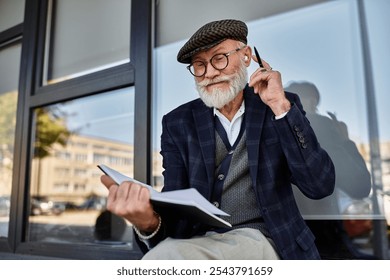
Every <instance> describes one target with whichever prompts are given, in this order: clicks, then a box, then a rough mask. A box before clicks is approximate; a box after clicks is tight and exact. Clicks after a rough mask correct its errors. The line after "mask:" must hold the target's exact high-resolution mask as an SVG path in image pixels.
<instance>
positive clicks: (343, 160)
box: [153, 0, 390, 258]
mask: <svg viewBox="0 0 390 280" xmlns="http://www.w3.org/2000/svg"><path fill="white" fill-rule="evenodd" d="M221 2H222V1H221ZM363 2H364V4H365V8H366V12H367V14H368V28H369V39H370V42H369V45H370V47H371V53H370V54H371V55H372V63H373V71H374V72H375V73H374V79H375V81H374V82H375V87H376V89H377V91H376V92H375V94H376V96H377V98H378V97H379V98H378V99H377V103H378V109H379V110H378V122H379V125H380V126H379V128H380V135H381V138H380V151H381V155H380V156H381V160H382V166H381V167H379V169H378V166H372V159H371V157H370V150H371V147H372V146H371V145H370V143H371V140H372V139H370V134H369V131H370V126H376V125H377V124H374V123H369V122H368V118H367V114H368V112H367V96H368V98H369V96H370V95H371V93H367V92H366V91H365V76H364V71H363V69H364V68H365V65H364V60H363V51H362V44H361V29H360V28H361V22H360V18H359V13H358V6H357V2H356V1H326V2H325V3H320V4H313V5H309V6H306V7H301V8H299V7H297V8H296V9H292V10H289V11H287V12H286V11H281V12H280V13H275V14H273V15H271V14H270V15H268V16H267V17H260V16H259V17H257V19H256V18H254V17H253V14H251V15H249V14H248V15H241V17H242V18H247V20H245V21H246V23H247V24H248V28H249V36H248V45H250V46H251V47H253V46H256V47H257V49H258V50H259V52H260V55H261V57H262V58H263V59H265V60H266V61H267V62H269V63H270V65H271V66H272V67H273V68H274V69H276V70H278V71H280V72H281V74H282V77H283V83H284V85H285V88H286V90H289V91H292V92H296V93H298V94H299V95H300V97H301V101H302V103H303V106H304V108H305V110H306V112H307V116H308V118H309V120H310V121H311V124H312V126H313V128H314V130H315V131H316V133H317V136H318V139H319V142H320V143H321V145H322V146H323V147H324V148H325V149H326V150H327V151H328V153H329V154H330V156H331V157H332V159H333V161H334V162H335V166H336V177H337V182H336V191H335V193H334V195H332V196H331V197H329V198H327V199H324V200H320V201H310V200H308V199H306V198H305V197H303V195H301V194H300V193H299V192H297V194H296V196H297V201H298V204H299V208H300V210H301V212H302V214H303V216H304V218H305V219H306V220H307V221H308V223H309V221H314V222H316V221H319V220H320V221H321V222H320V223H321V225H324V224H326V223H328V224H329V225H330V224H336V223H337V227H338V230H340V229H342V230H343V232H345V233H346V234H347V235H346V236H344V235H343V236H342V235H341V234H339V235H338V236H337V237H336V238H337V240H336V239H333V240H332V244H335V242H342V241H341V240H342V239H344V240H348V242H350V243H348V244H346V243H344V244H343V245H344V246H346V247H348V246H350V245H351V246H350V247H349V248H355V249H357V251H354V252H349V253H351V254H355V253H356V252H357V253H356V254H357V255H354V256H353V257H357V258H359V257H362V258H369V257H371V256H372V254H373V253H374V250H375V249H374V248H375V247H380V246H382V244H380V243H381V242H382V240H386V237H385V236H383V232H386V229H384V230H383V231H382V229H381V230H377V232H375V226H374V223H375V222H376V221H383V220H384V219H387V225H388V226H390V183H389V182H390V179H389V178H390V175H389V174H390V171H389V170H390V167H389V166H390V144H389V143H390V141H389V139H390V138H389V137H388V132H389V126H388V125H387V123H388V119H389V118H390V116H389V110H388V109H387V104H389V102H388V94H387V90H386V89H388V88H389V87H390V84H389V79H387V78H386V74H387V73H388V70H387V65H388V63H387V61H388V55H387V50H388V49H389V46H390V39H389V34H390V33H389V32H388V28H380V26H382V27H383V26H390V25H389V24H388V21H389V20H388V17H387V15H386V12H385V11H387V10H388V8H389V3H388V1H386V0H379V1H363ZM171 4H172V3H171ZM159 5H160V7H159V10H162V11H163V13H164V12H165V13H168V14H169V11H168V10H167V9H162V8H163V7H162V3H160V4H159ZM275 5H278V4H275ZM272 6H273V5H272V4H270V5H269V6H268V9H272ZM159 10H158V11H159ZM175 13H178V11H175ZM229 13H230V11H227V10H226V11H225V10H224V9H220V10H219V11H218V16H217V18H228V16H229V15H230V14H229ZM190 17H191V15H190ZM203 17H204V18H205V19H204V21H203V22H201V23H199V24H196V25H192V24H191V25H190V26H185V25H184V26H185V28H189V29H190V30H189V31H185V30H181V31H180V32H181V33H180V32H178V31H175V34H184V33H186V32H188V36H190V35H191V34H192V32H194V31H195V30H196V29H197V28H198V27H200V26H201V25H202V24H204V23H206V22H207V21H209V20H215V15H214V14H212V15H208V14H205V15H203ZM208 17H210V19H209V20H208V19H206V18H208ZM233 17H234V16H233ZM166 18H167V17H165V21H166ZM168 18H169V17H168ZM194 20H199V19H194ZM185 21H186V22H191V18H188V17H187V18H186V19H185ZM162 22H163V23H164V20H162ZM165 24H166V25H169V24H168V23H166V22H165ZM175 24H176V26H182V25H181V24H180V23H179V24H178V22H176V23H175ZM157 26H159V27H160V29H159V32H160V34H159V35H158V36H157V37H158V38H161V39H160V43H162V42H164V40H168V42H169V44H166V45H161V46H159V47H157V48H156V49H155V56H154V57H155V60H156V63H155V64H154V65H155V73H156V74H155V76H154V77H155V81H154V84H155V87H154V88H155V92H156V95H155V101H154V106H155V112H156V114H155V132H156V133H155V135H156V137H155V138H154V139H153V140H154V149H155V151H158V150H159V148H160V143H159V140H160V139H159V137H160V135H161V119H162V116H163V115H164V114H166V113H167V112H169V111H170V110H172V109H173V108H175V107H177V106H178V105H181V104H183V103H185V102H187V101H189V100H192V99H195V98H198V94H197V92H196V90H195V89H194V88H195V87H194V79H193V77H192V76H191V75H190V74H189V72H188V71H187V69H186V67H185V65H182V64H180V63H177V61H176V55H177V53H178V51H179V49H180V48H181V47H182V46H183V44H184V43H185V41H186V40H187V39H188V38H187V39H185V40H183V39H184V38H183V36H181V37H179V38H176V41H173V38H174V37H173V36H172V37H167V38H166V36H165V33H164V32H165V31H166V32H168V33H167V34H170V33H169V31H170V30H163V29H161V28H163V27H164V26H165V25H159V24H157ZM178 40H180V41H178ZM256 67H257V64H256V63H252V64H251V66H250V67H249V68H248V73H249V74H251V73H252V72H253V71H254V70H255V69H256ZM178 92H180V94H179V95H178V94H177V93H178ZM378 101H379V102H378ZM153 162H154V163H156V165H155V166H154V167H155V169H154V171H153V176H154V182H155V183H156V184H158V185H162V184H163V182H162V180H161V178H162V175H161V173H160V170H159V165H157V163H159V162H161V159H160V155H159V154H158V153H157V152H156V153H155V154H154V160H153ZM155 170H158V171H157V172H155ZM378 174H379V176H380V177H381V178H382V181H383V190H382V189H379V190H378V191H377V193H375V190H374V188H373V186H372V177H373V176H374V175H375V176H378ZM379 187H381V186H379ZM334 221H337V222H335V223H334ZM339 226H340V227H339ZM311 229H312V230H313V231H315V226H313V227H312V228H311ZM339 232H340V231H339ZM373 233H374V236H375V238H372V239H371V238H370V236H372V235H373ZM315 234H316V236H317V234H320V233H318V232H316V233H315ZM385 234H386V233H385ZM317 240H319V238H318V239H317ZM328 241H329V240H328ZM327 244H330V243H329V242H328V243H327ZM383 245H387V243H386V244H383ZM346 247H344V248H346ZM340 248H341V246H340ZM322 249H323V248H322ZM365 253H368V255H365ZM335 254H338V252H337V253H335ZM327 257H329V255H327ZM333 257H336V258H343V257H346V256H345V255H344V256H340V255H338V256H336V255H333ZM351 257H352V255H349V256H347V257H346V258H351Z"/></svg>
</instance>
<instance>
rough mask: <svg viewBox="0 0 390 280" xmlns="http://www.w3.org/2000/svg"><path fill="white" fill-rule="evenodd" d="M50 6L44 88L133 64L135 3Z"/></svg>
mask: <svg viewBox="0 0 390 280" xmlns="http://www.w3.org/2000/svg"><path fill="white" fill-rule="evenodd" d="M50 3H51V4H52V5H51V9H49V10H51V11H52V12H49V16H48V23H47V25H48V28H47V30H48V32H47V36H46V38H47V42H46V55H45V73H44V77H43V79H44V81H43V83H44V84H46V83H55V82H57V81H62V80H67V79H70V78H74V77H77V76H81V75H84V74H87V73H91V72H95V71H97V70H101V69H106V68H109V67H112V66H114V65H119V64H123V63H125V62H128V61H129V59H130V58H129V57H130V55H129V54H130V13H131V0H116V1H115V5H112V3H111V2H110V1H105V0H81V1H80V0H56V1H51V2H50Z"/></svg>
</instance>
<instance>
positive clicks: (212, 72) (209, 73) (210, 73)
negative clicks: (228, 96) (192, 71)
mask: <svg viewBox="0 0 390 280" xmlns="http://www.w3.org/2000/svg"><path fill="white" fill-rule="evenodd" d="M220 73H221V70H217V69H215V68H214V66H213V65H212V64H211V63H207V65H206V73H205V74H204V76H205V78H207V79H213V78H214V77H216V76H218V75H219V74H220Z"/></svg>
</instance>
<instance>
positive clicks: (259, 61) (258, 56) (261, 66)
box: [253, 47, 264, 68]
mask: <svg viewBox="0 0 390 280" xmlns="http://www.w3.org/2000/svg"><path fill="white" fill-rule="evenodd" d="M253 49H254V50H255V54H256V58H257V63H259V66H260V68H264V66H263V62H261V58H260V55H259V52H258V51H257V50H256V47H253Z"/></svg>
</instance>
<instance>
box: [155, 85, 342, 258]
mask: <svg viewBox="0 0 390 280" xmlns="http://www.w3.org/2000/svg"><path fill="white" fill-rule="evenodd" d="M286 94H287V97H288V98H289V100H290V101H291V102H292V104H293V105H292V107H291V110H290V112H289V113H288V115H287V116H286V117H285V118H283V119H280V120H275V119H274V115H273V113H272V111H271V110H270V109H269V108H268V107H267V106H266V105H265V104H264V103H263V102H262V101H261V100H260V98H259V97H258V95H255V94H254V93H253V90H252V88H249V87H247V88H246V89H245V91H244V95H245V106H246V108H245V114H246V116H245V121H246V133H247V149H248V162H249V170H250V176H251V180H252V184H253V185H254V186H255V192H256V195H257V199H258V201H259V209H260V211H261V214H262V216H263V218H264V221H265V223H266V226H267V228H268V229H269V232H270V234H271V236H272V239H273V241H274V242H275V245H276V248H277V250H278V252H279V254H280V256H281V258H282V259H318V258H319V254H318V251H317V249H316V247H315V244H314V236H313V234H312V233H311V232H310V230H309V228H308V227H307V226H306V224H305V222H304V220H303V218H302V216H301V214H300V213H299V211H298V207H297V205H296V203H295V200H294V196H293V191H292V186H291V183H294V184H295V185H296V186H298V188H299V189H300V190H301V192H302V193H304V194H305V195H306V196H308V197H309V198H312V199H319V198H323V197H325V196H327V195H330V194H331V193H332V192H333V189H334V180H335V174H334V167H333V163H332V161H331V160H330V158H329V156H328V155H327V153H326V152H325V151H324V150H323V149H321V147H320V146H319V144H318V142H317V139H316V137H315V135H314V132H313V130H312V129H311V127H310V125H309V122H308V121H307V119H306V118H305V116H304V113H303V108H302V105H301V103H300V101H299V99H298V97H297V96H296V95H294V94H290V93H286ZM162 124H163V133H162V137H161V148H162V151H161V154H162V156H163V167H164V169H165V170H164V189H163V190H164V191H168V190H174V189H179V188H190V187H191V188H196V189H198V191H199V192H200V193H201V194H202V195H203V196H204V197H206V198H208V199H210V198H211V190H212V187H213V184H214V181H213V180H214V171H215V136H214V133H215V130H214V121H213V111H212V109H210V108H207V107H206V106H205V105H204V104H203V102H202V101H201V100H200V99H197V100H194V101H192V102H189V103H187V104H184V105H182V106H180V107H178V108H177V109H175V110H173V111H172V112H171V113H169V114H167V115H166V116H164V117H163V121H162ZM297 132H300V133H299V134H298V133H297ZM298 135H299V136H298ZM302 135H303V137H304V141H302ZM302 142H303V143H302ZM162 216H163V221H164V223H165V225H166V226H165V230H166V231H165V233H166V235H167V236H170V237H174V238H189V237H191V236H194V235H197V234H202V233H203V230H204V228H202V225H201V224H199V223H197V222H195V221H192V220H190V219H186V218H183V217H179V216H178V213H173V214H172V213H170V214H167V213H164V212H162Z"/></svg>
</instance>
